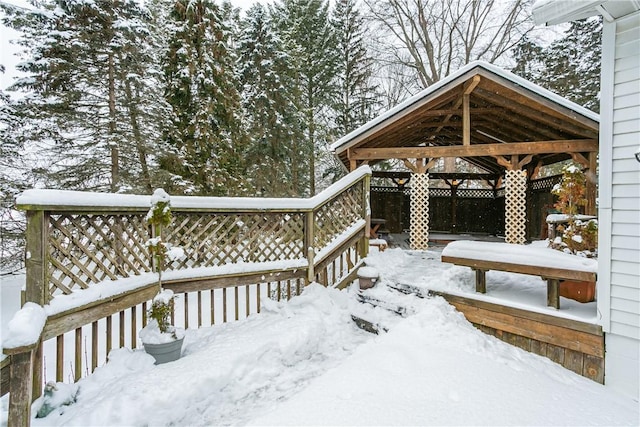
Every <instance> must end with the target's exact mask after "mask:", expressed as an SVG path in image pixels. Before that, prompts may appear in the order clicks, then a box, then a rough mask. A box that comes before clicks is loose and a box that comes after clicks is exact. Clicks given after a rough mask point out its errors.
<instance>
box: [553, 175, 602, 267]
mask: <svg viewBox="0 0 640 427" xmlns="http://www.w3.org/2000/svg"><path fill="white" fill-rule="evenodd" d="M586 183H587V180H586V177H585V175H584V173H583V172H582V171H581V170H580V168H578V167H577V166H575V165H567V166H565V167H564V168H563V169H562V181H561V182H560V184H558V185H556V186H555V187H554V188H553V190H552V193H553V194H555V195H556V196H558V202H557V203H556V204H555V205H554V207H555V208H556V209H558V210H559V211H560V212H561V213H563V214H565V215H567V224H566V225H560V226H558V228H557V231H558V236H557V237H556V238H555V240H554V241H553V242H551V243H550V246H551V247H552V248H553V249H557V250H560V251H563V252H566V253H570V254H574V255H579V256H584V257H587V258H595V257H597V256H598V249H597V248H598V221H597V220H595V219H589V220H586V221H582V220H580V219H578V218H576V215H578V214H579V213H580V211H581V209H582V208H583V207H584V206H586V205H587V198H586V196H585V195H586Z"/></svg>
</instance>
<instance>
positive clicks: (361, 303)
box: [350, 283, 421, 334]
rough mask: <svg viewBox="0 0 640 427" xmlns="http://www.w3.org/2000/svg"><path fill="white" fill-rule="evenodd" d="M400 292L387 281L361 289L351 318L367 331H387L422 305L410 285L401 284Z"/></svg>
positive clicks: (355, 300)
mask: <svg viewBox="0 0 640 427" xmlns="http://www.w3.org/2000/svg"><path fill="white" fill-rule="evenodd" d="M401 289H403V290H404V291H400V292H398V289H393V288H391V287H389V286H388V284H387V283H379V284H378V285H376V286H375V287H374V288H371V289H367V290H364V291H359V292H358V293H357V294H356V296H355V298H354V300H353V304H352V305H351V307H350V309H351V318H352V319H353V321H354V322H355V323H356V325H357V326H358V327H359V328H360V329H363V330H365V331H367V332H371V333H375V334H378V333H380V331H383V332H386V331H388V330H389V329H390V328H392V327H393V326H394V325H395V324H397V323H398V322H400V321H402V319H403V318H405V317H408V316H411V315H413V314H416V313H417V312H418V310H419V305H421V297H418V296H417V295H416V293H415V292H408V291H407V290H413V289H412V288H411V287H409V285H403V286H401Z"/></svg>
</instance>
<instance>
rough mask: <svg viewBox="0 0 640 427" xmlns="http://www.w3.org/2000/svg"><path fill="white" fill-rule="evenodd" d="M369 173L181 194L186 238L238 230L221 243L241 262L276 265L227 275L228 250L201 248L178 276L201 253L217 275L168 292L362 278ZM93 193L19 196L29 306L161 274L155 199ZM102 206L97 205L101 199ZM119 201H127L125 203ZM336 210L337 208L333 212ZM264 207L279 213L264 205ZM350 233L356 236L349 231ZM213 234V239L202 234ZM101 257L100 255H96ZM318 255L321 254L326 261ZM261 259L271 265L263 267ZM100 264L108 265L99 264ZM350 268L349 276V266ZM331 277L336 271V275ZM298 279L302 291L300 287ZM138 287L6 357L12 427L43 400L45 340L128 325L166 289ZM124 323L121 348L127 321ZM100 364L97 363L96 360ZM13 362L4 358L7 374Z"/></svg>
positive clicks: (75, 312) (52, 316)
mask: <svg viewBox="0 0 640 427" xmlns="http://www.w3.org/2000/svg"><path fill="white" fill-rule="evenodd" d="M370 175H371V170H370V169H369V168H368V167H362V168H360V169H358V170H357V171H355V172H353V173H351V174H349V175H348V176H347V177H345V178H343V179H341V180H340V181H338V182H337V183H336V184H334V185H332V186H331V187H329V188H328V189H327V190H325V191H324V192H322V193H320V194H318V195H317V196H314V197H312V198H309V199H267V200H265V199H257V200H250V199H247V198H197V200H195V198H190V197H172V198H171V204H172V211H173V212H174V213H175V215H174V217H176V218H179V219H180V220H181V221H182V223H181V224H179V225H177V226H175V227H174V229H177V230H179V232H180V233H183V234H180V236H179V237H180V238H182V239H189V238H190V237H189V234H188V233H195V234H192V237H191V238H193V239H199V238H203V237H202V236H203V235H204V236H206V238H208V239H210V238H212V236H218V235H219V234H222V235H224V233H231V234H233V236H232V237H231V240H221V243H220V245H232V244H235V245H237V247H236V248H235V249H233V251H235V252H233V251H230V253H231V252H233V253H234V254H235V255H234V256H235V257H236V258H235V259H236V261H237V260H244V258H245V257H247V258H251V259H249V261H250V262H253V263H256V264H260V263H261V262H264V261H268V262H266V263H265V264H264V265H265V268H264V269H260V268H258V269H253V270H251V271H242V272H240V271H239V272H238V273H228V272H225V269H224V268H217V267H216V265H217V264H215V263H216V262H218V260H222V261H221V262H226V260H227V259H230V255H227V252H221V250H220V249H219V246H216V248H217V249H215V250H216V251H217V252H215V253H213V252H212V251H213V250H214V249H213V247H212V246H210V247H203V246H201V245H192V246H191V250H192V253H191V254H190V256H191V257H192V258H189V259H190V260H191V261H190V262H189V263H184V264H180V265H179V266H178V267H177V268H178V270H173V271H187V269H188V268H192V267H194V266H195V267H197V266H198V264H197V262H203V261H201V260H200V258H199V257H201V256H204V255H208V256H215V259H213V258H211V259H208V260H206V262H203V263H202V264H201V265H202V267H205V266H209V267H213V268H212V274H211V275H204V276H203V275H202V274H198V275H193V276H189V274H183V273H180V275H179V276H180V278H179V279H171V278H167V279H166V280H163V286H164V287H167V288H169V289H173V290H174V291H175V292H182V293H186V292H200V291H203V290H211V292H213V290H214V289H220V288H222V289H223V290H224V291H226V288H227V287H236V291H235V293H236V294H237V286H240V285H250V284H259V283H265V282H269V280H273V281H277V282H278V289H279V288H280V283H281V281H288V280H291V279H295V280H299V279H301V278H303V279H304V282H306V283H310V282H311V281H315V280H321V281H323V284H324V285H325V286H326V285H329V284H330V283H331V284H332V286H336V287H338V288H343V287H344V286H346V285H347V284H348V283H349V281H350V280H351V281H353V280H354V278H355V273H356V271H357V268H358V266H359V265H360V264H361V263H362V258H364V257H365V256H366V254H367V249H368V245H367V244H366V236H367V234H366V232H365V231H366V227H367V226H368V213H369V206H368V202H369V194H368V193H369V183H370ZM87 194H88V193H82V192H59V191H56V190H48V191H47V190H30V191H27V192H25V193H24V194H23V195H22V196H20V197H19V198H18V200H17V206H18V208H19V209H22V210H26V211H27V218H28V226H27V257H26V258H27V262H26V271H27V279H26V280H27V289H26V292H25V300H26V301H27V302H34V303H36V304H39V305H41V306H43V307H45V308H46V307H50V306H49V305H48V304H49V302H50V301H51V300H52V298H53V299H55V298H56V296H53V297H52V295H56V294H57V293H58V292H61V291H62V292H63V293H71V292H72V291H74V295H75V289H77V288H76V286H78V285H79V287H82V288H91V287H93V286H95V285H96V284H97V283H98V282H100V283H102V284H104V285H105V286H108V285H109V283H108V282H109V278H111V279H114V278H117V279H121V278H125V279H126V278H127V277H138V276H139V275H140V274H142V273H144V274H149V273H148V272H150V271H151V270H152V266H151V264H150V263H151V258H150V257H149V256H148V254H147V253H146V249H145V247H144V241H142V242H141V241H140V240H141V239H142V240H143V239H144V238H148V237H149V233H148V231H147V229H148V228H147V226H146V225H145V224H144V222H143V218H144V214H145V213H146V212H147V211H148V209H149V204H150V197H149V196H122V195H114V194H95V193H94V194H92V195H91V196H90V197H89V198H88V200H89V201H87V200H86V199H85V200H83V197H86V196H87ZM65 197H68V198H70V203H69V204H68V205H60V204H58V202H59V201H60V200H65ZM96 201H97V202H98V203H94V202H96ZM118 201H121V202H122V203H120V205H117V204H118ZM234 203H235V204H236V206H235V207H233V204H234ZM330 204H334V205H335V206H333V205H331V206H328V205H330ZM116 205H117V206H116ZM265 205H269V206H271V207H270V208H264V206H265ZM198 214H202V215H201V216H198ZM194 215H195V216H194ZM300 215H303V216H304V217H303V220H302V221H301V222H295V221H298V219H297V218H300ZM192 218H195V219H193V220H192ZM203 218H204V219H203ZM247 218H248V219H250V220H251V219H254V222H255V224H257V225H254V226H253V227H254V228H253V229H251V228H248V229H249V231H248V232H246V231H244V228H243V227H244V226H243V223H244V222H245V221H246V220H247ZM201 219H202V221H201ZM190 221H195V222H193V223H192V222H190ZM198 221H201V222H198ZM207 221H208V222H207ZM225 221H226V222H225ZM269 221H272V222H271V223H270V222H269ZM273 221H277V222H273ZM290 221H294V222H293V223H292V224H293V225H289V228H286V227H285V226H286V225H287V224H286V223H287V222H290ZM222 223H225V224H226V225H225V226H224V227H226V228H224V227H223V226H222V225H220V224H222ZM263 223H264V224H266V225H264V227H267V228H265V233H264V234H265V236H264V238H265V239H266V240H261V239H260V238H257V237H256V236H255V233H254V232H255V231H256V230H258V231H259V230H262V228H260V227H263ZM269 224H270V225H269ZM322 224H324V227H323V226H322ZM65 227H70V229H65ZM101 227H102V228H101ZM179 227H182V228H179ZM326 227H329V229H327V228H326ZM340 227H345V228H344V229H342V228H340ZM203 230H204V231H203ZM211 230H213V231H211ZM282 230H284V231H282ZM316 230H318V233H316ZM345 230H350V231H349V232H348V233H345ZM207 232H211V233H213V234H202V233H207ZM279 232H281V233H284V234H281V235H280V236H278V235H277V234H276V233H279ZM245 233H249V234H245ZM252 233H253V234H252ZM145 236H147V237H145ZM278 238H279V239H280V241H282V242H281V245H283V246H281V247H279V249H280V252H278V253H277V254H272V253H271V252H269V251H266V252H265V250H264V247H265V246H269V245H270V244H273V243H272V242H275V241H276V240H277V239H278ZM270 239H271V240H270ZM300 246H302V247H300ZM327 246H330V247H331V250H329V251H328V252H326V251H325V252H323V251H322V249H323V248H324V247H327ZM354 248H355V250H354ZM254 250H255V251H260V252H258V254H257V255H255V258H256V259H258V260H257V261H253V259H254V258H253V257H254V255H253V254H252V253H250V252H251V251H254ZM316 250H317V252H316ZM127 251H128V252H127ZM203 251H204V252H203ZM207 251H209V252H207ZM98 252H99V253H100V256H98V255H97V253H98ZM318 254H321V256H320V257H318ZM56 257H58V258H56ZM238 257H240V258H238ZM283 257H284V260H289V261H290V262H289V264H292V263H293V264H295V266H291V267H290V268H289V267H287V268H277V269H274V268H273V267H268V266H269V265H274V264H273V262H274V261H278V260H283ZM83 258H84V259H85V260H88V261H86V262H90V263H92V264H91V267H90V268H89V267H87V266H88V265H89V264H85V263H83V264H78V262H80V261H78V259H83ZM260 259H263V260H264V261H259V260H260ZM100 262H102V263H104V265H98V264H99V263H100ZM232 262H233V261H232ZM269 262H271V264H269ZM336 263H338V264H340V272H339V274H340V276H339V277H337V275H336V269H337V267H336V266H337V264H336ZM344 266H346V270H343V269H344ZM331 268H333V270H331ZM169 271H171V270H169ZM329 271H331V272H332V273H331V274H328V272H329ZM163 276H164V275H163ZM329 276H331V279H330V278H329ZM78 280H80V281H81V282H80V283H78V285H76V286H74V282H75V281H78ZM304 282H303V283H302V284H304ZM297 283H298V284H297V285H296V287H297V286H298V285H299V284H300V282H297ZM136 286H137V287H134V288H131V289H130V290H128V291H126V292H122V293H119V294H118V293H117V294H114V295H112V296H106V297H103V298H101V299H99V300H97V301H95V300H94V301H87V302H85V303H82V304H78V305H77V306H72V307H71V308H68V309H65V310H53V309H48V310H49V311H48V313H49V315H48V317H47V321H46V323H45V326H44V327H43V330H42V334H41V337H40V339H39V340H38V342H37V343H35V344H34V345H33V346H30V347H29V348H26V347H25V348H15V349H5V353H6V354H11V355H10V358H11V363H10V368H9V369H10V387H11V390H12V391H11V397H10V416H9V425H29V423H30V403H31V402H32V401H33V400H35V398H36V397H38V396H39V395H40V394H41V387H42V384H41V383H42V364H41V360H40V359H41V357H42V343H43V342H44V341H46V340H49V339H51V338H54V337H58V339H59V338H60V337H61V336H62V334H64V333H66V332H70V331H74V330H75V331H76V334H78V333H80V337H81V336H82V332H79V331H81V328H82V327H83V326H85V325H89V324H92V325H93V327H94V328H96V330H97V322H98V320H100V319H103V318H105V317H106V318H107V319H108V320H109V319H110V316H112V315H114V314H116V313H120V316H121V317H120V319H121V320H123V319H124V317H123V316H124V315H123V310H125V309H129V308H131V307H133V308H135V307H136V306H137V305H139V304H144V303H146V302H148V301H149V300H151V298H152V297H153V296H154V295H155V293H156V292H157V290H158V289H157V283H148V284H146V285H145V284H142V285H136ZM269 286H270V285H269ZM287 286H289V285H287ZM79 292H82V290H80V291H79ZM287 292H288V291H287ZM212 295H213V294H212ZM247 296H248V288H247ZM58 302H60V301H58ZM185 307H186V301H185ZM143 308H144V305H143ZM247 310H248V306H247ZM132 316H133V315H132ZM198 316H200V314H198ZM236 318H237V301H236ZM225 319H226V312H225ZM212 321H213V314H212ZM224 321H226V320H224ZM120 327H121V330H120V333H121V338H120V340H121V343H122V340H123V338H122V336H123V335H122V334H123V332H122V325H120ZM133 327H135V325H133V326H132V328H133ZM108 328H109V326H108ZM77 336H78V335H76V339H77ZM134 336H135V335H134ZM107 340H108V341H107V348H111V347H110V346H111V344H110V341H109V340H110V338H107ZM76 352H77V349H76ZM92 352H93V350H92ZM92 357H93V355H92ZM93 364H94V365H95V361H94V362H93ZM6 365H7V363H6V362H4V363H3V367H4V368H5V369H6ZM56 376H58V375H56ZM27 384H29V385H28V386H27ZM31 384H33V387H32V386H31ZM14 387H17V388H16V392H14V391H13V390H14Z"/></svg>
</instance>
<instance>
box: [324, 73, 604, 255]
mask: <svg viewBox="0 0 640 427" xmlns="http://www.w3.org/2000/svg"><path fill="white" fill-rule="evenodd" d="M598 127H599V116H598V115H597V114H595V113H593V112H592V111H590V110H587V109H585V108H583V107H581V106H579V105H577V104H575V103H573V102H571V101H568V100H567V99H564V98H562V97H561V96H558V95H556V94H554V93H552V92H549V91H548V90H546V89H544V88H542V87H540V86H538V85H535V84H533V83H531V82H529V81H527V80H525V79H523V78H521V77H518V76H516V75H514V74H512V73H510V72H508V71H505V70H503V69H501V68H499V67H497V66H494V65H492V64H489V63H485V62H479V61H478V62H473V63H471V64H469V65H467V66H465V67H464V68H462V69H460V70H459V71H457V72H456V73H454V74H451V75H449V76H448V77H447V78H445V79H443V80H441V81H439V82H438V83H436V84H434V85H432V86H430V87H429V88H427V89H425V90H423V91H422V92H420V93H418V94H417V95H415V96H413V97H411V98H410V99H408V100H406V101H405V102H403V103H402V104H400V105H398V106H397V107H395V108H393V109H391V110H389V111H387V112H386V113H384V114H382V115H380V116H378V117H377V118H375V119H374V120H372V121H370V122H368V123H366V124H364V125H363V126H361V127H360V128H358V129H356V130H354V131H353V132H351V133H349V134H348V135H346V136H344V137H342V138H340V139H339V140H338V141H336V142H335V143H334V144H333V145H332V146H331V148H332V150H333V151H334V152H335V154H336V155H337V156H338V158H339V159H340V161H341V162H342V163H343V164H344V165H345V167H346V168H347V169H348V170H355V169H356V168H357V167H358V166H360V165H361V164H370V165H373V164H375V163H377V162H380V161H383V160H390V159H398V160H401V162H402V163H403V164H404V165H405V166H406V168H407V169H409V171H410V180H411V194H410V240H411V246H412V248H413V249H426V248H427V246H428V240H429V228H430V220H429V197H430V191H429V179H430V173H429V171H430V169H431V168H433V166H434V165H435V163H436V161H437V160H438V159H439V158H461V159H464V160H465V161H466V162H468V163H469V164H471V165H474V166H476V167H477V168H479V170H481V171H482V172H481V173H475V174H468V173H467V174H460V173H458V174H456V173H453V174H451V173H449V174H432V176H431V177H432V178H441V179H443V180H445V181H446V182H447V183H448V184H449V186H450V188H451V190H452V194H455V190H456V188H457V184H458V183H459V182H461V181H462V180H465V179H467V180H468V179H476V180H484V181H486V182H490V183H491V186H492V187H493V189H494V190H496V191H497V189H498V188H501V189H502V188H503V190H504V235H505V241H507V242H509V243H524V242H525V240H526V233H525V230H526V221H527V202H526V195H527V191H528V189H529V186H530V184H531V182H532V181H533V180H535V179H536V178H537V177H538V174H539V171H540V168H541V167H542V166H545V165H550V164H553V163H557V162H560V161H563V160H568V159H573V161H575V162H577V163H579V164H580V165H581V166H582V167H583V169H584V171H585V172H586V173H587V176H588V177H589V179H588V182H589V184H588V189H587V198H588V200H589V202H588V206H587V207H586V209H585V213H586V214H595V212H596V206H595V198H596V179H595V171H596V166H597V153H598ZM386 174H387V176H388V177H391V178H394V179H396V180H398V182H403V181H405V179H404V178H403V177H402V175H401V174H398V172H395V173H394V172H390V173H389V172H387V173H386ZM383 175H384V174H383ZM374 176H375V175H374ZM454 215H455V210H454Z"/></svg>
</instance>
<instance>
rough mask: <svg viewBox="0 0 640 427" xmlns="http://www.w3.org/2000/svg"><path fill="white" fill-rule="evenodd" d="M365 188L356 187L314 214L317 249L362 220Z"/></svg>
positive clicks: (315, 245) (314, 244)
mask: <svg viewBox="0 0 640 427" xmlns="http://www.w3.org/2000/svg"><path fill="white" fill-rule="evenodd" d="M362 191H363V186H362V185H354V186H352V187H351V188H349V189H348V190H346V191H344V192H342V193H341V194H340V195H339V196H337V197H335V198H334V199H333V200H331V201H329V202H327V203H325V204H324V205H322V206H321V207H320V208H319V209H317V210H316V211H315V212H314V218H315V222H314V243H313V246H314V247H315V248H316V249H320V248H322V247H324V246H326V245H328V244H329V243H330V242H331V241H332V240H333V239H335V238H336V237H338V236H339V235H340V234H342V233H343V232H344V231H345V230H346V229H347V228H348V227H349V226H351V225H352V224H354V223H355V222H356V221H357V220H359V219H362V200H363V194H362Z"/></svg>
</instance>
